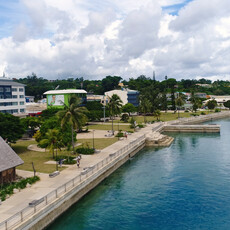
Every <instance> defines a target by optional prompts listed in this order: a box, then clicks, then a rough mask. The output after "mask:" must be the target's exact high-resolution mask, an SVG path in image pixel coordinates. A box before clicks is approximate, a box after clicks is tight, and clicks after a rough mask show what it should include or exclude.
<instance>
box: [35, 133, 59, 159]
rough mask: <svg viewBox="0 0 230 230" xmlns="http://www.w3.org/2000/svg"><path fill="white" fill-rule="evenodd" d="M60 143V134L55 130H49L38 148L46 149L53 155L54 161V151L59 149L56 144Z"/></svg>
mask: <svg viewBox="0 0 230 230" xmlns="http://www.w3.org/2000/svg"><path fill="white" fill-rule="evenodd" d="M59 142H60V134H59V131H58V130H57V129H49V130H48V131H47V133H46V138H45V139H42V140H41V141H40V142H39V146H40V147H42V148H48V149H49V150H50V152H51V153H52V154H53V159H54V150H55V149H56V150H57V148H58V147H59V146H58V143H59Z"/></svg>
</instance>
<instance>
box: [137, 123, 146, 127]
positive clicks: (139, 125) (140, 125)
mask: <svg viewBox="0 0 230 230" xmlns="http://www.w3.org/2000/svg"><path fill="white" fill-rule="evenodd" d="M137 126H138V127H139V128H144V127H145V126H144V125H142V124H138V125H137Z"/></svg>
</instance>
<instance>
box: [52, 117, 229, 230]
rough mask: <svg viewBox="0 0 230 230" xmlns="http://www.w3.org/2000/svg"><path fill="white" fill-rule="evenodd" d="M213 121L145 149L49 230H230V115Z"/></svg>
mask: <svg viewBox="0 0 230 230" xmlns="http://www.w3.org/2000/svg"><path fill="white" fill-rule="evenodd" d="M215 123H216V124H221V134H174V135H173V136H174V137H175V141H174V143H173V144H172V145H171V147H169V148H162V149H153V148H145V149H144V150H142V151H141V152H140V153H139V154H137V155H136V156H135V157H134V158H133V159H132V160H130V161H129V162H127V163H126V164H125V165H124V166H122V167H121V168H120V169H118V170H117V171H116V172H115V173H113V174H112V175H111V176H110V177H108V178H107V179H106V180H105V181H103V182H102V183H101V184H100V185H99V186H98V187H97V188H95V189H94V190H93V191H91V192H90V193H89V194H88V195H86V196H85V197H84V198H83V199H81V200H80V201H79V202H78V203H77V204H75V205H74V206H72V207H71V208H70V209H69V210H68V211H67V212H66V213H64V214H63V215H62V216H61V217H60V218H59V219H57V220H56V221H55V222H54V223H53V224H52V225H51V226H49V228H48V229H49V230H54V229H55V230H59V229H62V230H63V229H106V230H107V229H132V230H136V229H138V230H139V229H159V230H161V229H170V230H171V229H180V230H181V229H182V230H183V229H230V120H221V121H215Z"/></svg>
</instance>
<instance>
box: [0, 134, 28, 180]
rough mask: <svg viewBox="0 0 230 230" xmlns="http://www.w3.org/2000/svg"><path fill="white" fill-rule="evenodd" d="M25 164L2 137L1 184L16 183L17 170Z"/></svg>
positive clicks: (0, 142) (0, 150)
mask: <svg viewBox="0 0 230 230" xmlns="http://www.w3.org/2000/svg"><path fill="white" fill-rule="evenodd" d="M23 163H24V161H23V160H22V159H21V158H20V157H19V156H18V155H17V154H16V153H15V152H14V150H13V149H12V148H11V147H10V146H9V145H8V144H7V143H6V142H5V141H4V140H3V139H2V137H0V184H4V183H10V182H12V181H14V180H15V177H16V170H15V168H16V166H19V165H22V164H23Z"/></svg>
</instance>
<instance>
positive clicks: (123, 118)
mask: <svg viewBox="0 0 230 230" xmlns="http://www.w3.org/2000/svg"><path fill="white" fill-rule="evenodd" d="M121 121H124V122H128V121H129V115H128V114H127V113H124V114H122V116H121Z"/></svg>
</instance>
